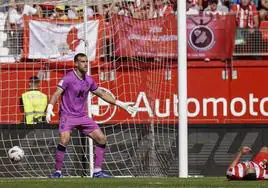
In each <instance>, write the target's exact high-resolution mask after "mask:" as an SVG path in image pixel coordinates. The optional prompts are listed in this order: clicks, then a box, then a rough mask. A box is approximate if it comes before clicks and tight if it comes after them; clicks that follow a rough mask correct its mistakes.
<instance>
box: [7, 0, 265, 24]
mask: <svg viewBox="0 0 268 188" xmlns="http://www.w3.org/2000/svg"><path fill="white" fill-rule="evenodd" d="M186 1H187V2H186V4H187V14H188V15H192V14H202V13H205V14H226V13H228V12H236V14H237V19H242V18H243V19H248V22H252V21H253V17H255V16H257V18H258V20H261V21H262V20H268V0H186ZM7 2H8V3H7V7H6V9H2V11H4V10H7V11H8V23H9V24H11V25H16V26H18V27H20V26H21V25H22V20H21V19H22V16H23V15H28V16H37V17H40V18H52V19H55V18H57V19H63V20H65V19H79V18H82V17H83V15H84V13H83V6H79V5H67V4H58V3H57V1H47V2H43V3H17V2H16V0H10V1H7ZM105 2H106V1H101V0H98V1H96V5H94V6H88V7H87V15H88V17H89V18H93V17H95V16H98V15H102V16H104V17H106V18H107V20H108V18H110V17H111V14H119V15H125V16H132V17H134V18H138V19H150V18H157V17H162V16H165V15H168V14H176V13H177V1H176V0H114V1H111V3H105ZM258 12H259V13H258ZM239 26H240V25H239ZM241 27H242V26H241Z"/></svg>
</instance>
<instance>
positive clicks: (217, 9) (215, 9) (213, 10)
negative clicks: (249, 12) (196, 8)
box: [204, 0, 229, 15]
mask: <svg viewBox="0 0 268 188" xmlns="http://www.w3.org/2000/svg"><path fill="white" fill-rule="evenodd" d="M228 12H229V10H228V8H227V7H226V6H224V5H222V4H219V1H218V0H209V5H208V7H207V8H206V9H205V10H204V13H205V14H207V15H216V14H218V15H225V14H227V13H228Z"/></svg>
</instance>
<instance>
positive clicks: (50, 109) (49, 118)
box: [46, 104, 55, 123]
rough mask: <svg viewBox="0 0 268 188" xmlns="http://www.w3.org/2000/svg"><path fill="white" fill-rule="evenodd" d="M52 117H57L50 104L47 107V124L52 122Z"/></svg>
mask: <svg viewBox="0 0 268 188" xmlns="http://www.w3.org/2000/svg"><path fill="white" fill-rule="evenodd" d="M51 116H55V114H54V113H53V105H52V104H48V105H47V112H46V120H47V123H49V122H50V121H51Z"/></svg>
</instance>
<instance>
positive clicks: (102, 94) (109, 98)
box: [92, 88, 137, 115]
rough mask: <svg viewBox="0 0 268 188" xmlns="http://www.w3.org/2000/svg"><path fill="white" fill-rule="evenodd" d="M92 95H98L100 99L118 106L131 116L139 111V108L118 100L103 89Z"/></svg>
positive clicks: (98, 89)
mask: <svg viewBox="0 0 268 188" xmlns="http://www.w3.org/2000/svg"><path fill="white" fill-rule="evenodd" d="M92 93H94V94H95V95H97V96H98V97H100V98H102V99H103V100H104V101H106V102H108V103H110V104H113V105H117V106H119V107H121V108H123V109H124V110H126V111H127V112H128V113H129V114H131V115H132V114H135V113H136V111H137V108H136V107H135V106H130V105H129V104H128V103H125V102H122V101H120V100H116V99H115V98H114V97H113V96H112V95H111V94H110V93H108V92H106V91H104V90H102V89H101V88H97V89H96V90H95V91H93V92H92Z"/></svg>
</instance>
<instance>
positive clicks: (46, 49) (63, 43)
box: [28, 20, 99, 61]
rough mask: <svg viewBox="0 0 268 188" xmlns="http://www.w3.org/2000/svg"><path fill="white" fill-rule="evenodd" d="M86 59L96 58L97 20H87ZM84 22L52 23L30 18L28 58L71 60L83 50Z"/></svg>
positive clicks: (83, 51)
mask: <svg viewBox="0 0 268 188" xmlns="http://www.w3.org/2000/svg"><path fill="white" fill-rule="evenodd" d="M86 25H87V38H88V48H87V49H88V52H87V54H88V59H89V60H90V61H92V60H95V58H96V46H97V38H98V26H99V21H98V20H92V21H88V22H87V23H86ZM84 26H85V24H84V23H79V24H69V23H60V24H59V23H54V22H47V21H37V20H30V22H29V54H28V58H29V59H55V60H73V57H74V55H75V54H77V53H86V51H85V29H84Z"/></svg>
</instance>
